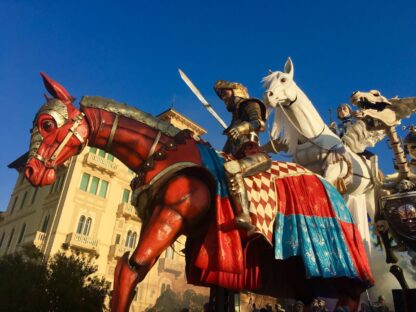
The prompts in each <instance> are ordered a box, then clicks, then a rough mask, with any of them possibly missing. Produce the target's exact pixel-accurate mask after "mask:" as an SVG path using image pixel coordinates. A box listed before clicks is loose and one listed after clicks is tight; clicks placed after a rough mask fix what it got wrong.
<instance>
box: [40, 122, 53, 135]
mask: <svg viewBox="0 0 416 312" xmlns="http://www.w3.org/2000/svg"><path fill="white" fill-rule="evenodd" d="M54 126H55V124H54V123H53V121H52V120H45V121H44V122H42V128H43V130H45V131H46V132H49V131H51V130H52V129H53V128H54Z"/></svg>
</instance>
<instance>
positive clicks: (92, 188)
mask: <svg viewBox="0 0 416 312" xmlns="http://www.w3.org/2000/svg"><path fill="white" fill-rule="evenodd" d="M98 182H100V179H98V178H97V177H92V180H91V183H90V190H89V192H90V193H91V194H94V195H95V194H97V189H98Z"/></svg>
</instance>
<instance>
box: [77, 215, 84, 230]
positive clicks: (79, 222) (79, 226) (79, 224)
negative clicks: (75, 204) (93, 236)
mask: <svg viewBox="0 0 416 312" xmlns="http://www.w3.org/2000/svg"><path fill="white" fill-rule="evenodd" d="M84 224H85V216H81V217H80V218H79V221H78V227H77V233H78V234H82V230H83V229H84Z"/></svg>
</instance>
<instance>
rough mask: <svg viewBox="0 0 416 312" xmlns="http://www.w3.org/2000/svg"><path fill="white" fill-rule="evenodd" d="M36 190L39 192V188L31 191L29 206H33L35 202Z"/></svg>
mask: <svg viewBox="0 0 416 312" xmlns="http://www.w3.org/2000/svg"><path fill="white" fill-rule="evenodd" d="M38 190H39V187H37V188H35V189H34V191H33V196H32V200H31V201H30V204H31V205H33V203H34V202H35V199H36V195H38Z"/></svg>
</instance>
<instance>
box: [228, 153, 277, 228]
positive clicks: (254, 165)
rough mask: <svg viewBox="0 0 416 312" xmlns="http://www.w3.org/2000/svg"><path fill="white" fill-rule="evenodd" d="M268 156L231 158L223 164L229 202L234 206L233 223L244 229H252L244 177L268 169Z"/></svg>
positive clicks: (256, 155)
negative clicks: (229, 196) (229, 197)
mask: <svg viewBox="0 0 416 312" xmlns="http://www.w3.org/2000/svg"><path fill="white" fill-rule="evenodd" d="M270 166H271V160H270V158H269V157H268V156H267V155H265V154H262V153H256V154H253V155H249V156H247V157H244V158H242V159H239V160H232V161H229V162H226V163H225V164H224V169H225V174H226V177H227V180H228V189H229V191H230V195H231V202H232V204H233V206H234V212H235V215H236V216H235V223H236V225H237V227H239V228H241V229H244V230H248V231H249V230H252V229H253V228H254V227H253V225H252V224H251V218H250V213H249V202H248V197H247V191H246V188H245V184H244V177H247V176H252V175H255V174H257V173H260V172H263V171H265V170H267V169H269V168H270Z"/></svg>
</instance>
